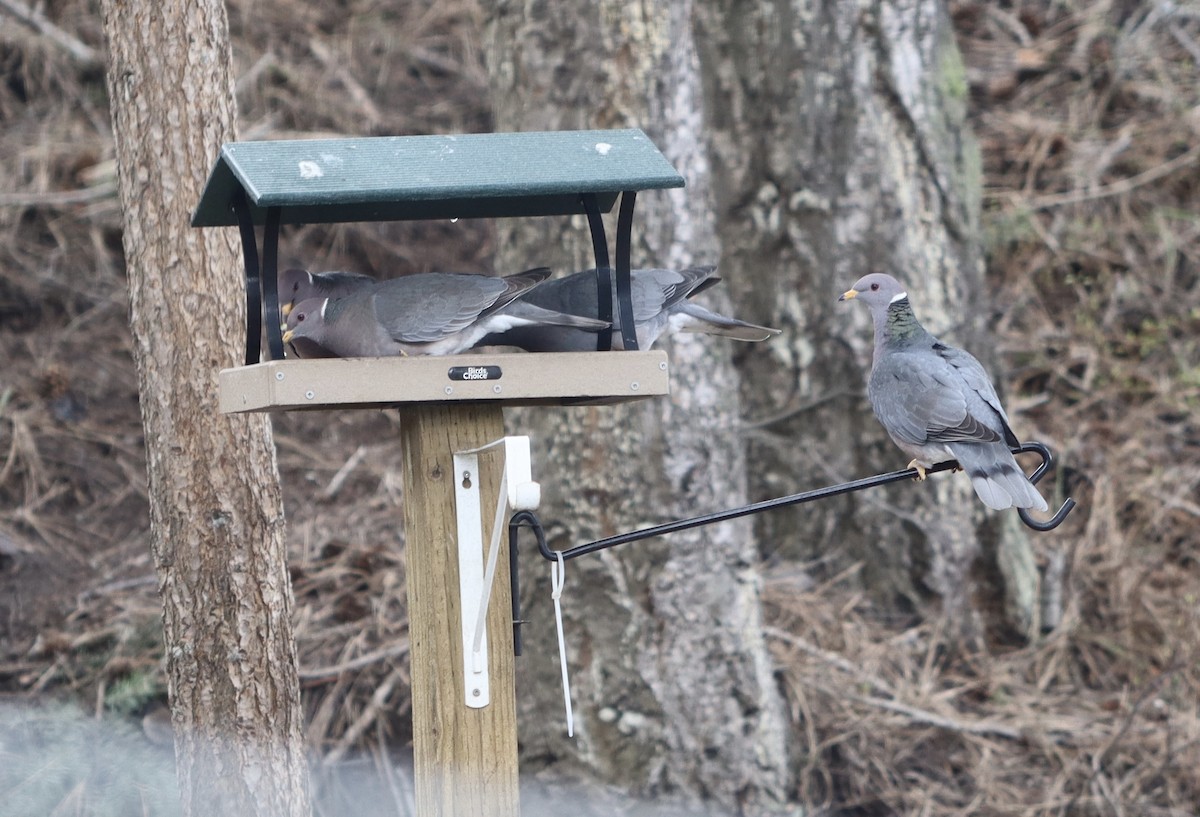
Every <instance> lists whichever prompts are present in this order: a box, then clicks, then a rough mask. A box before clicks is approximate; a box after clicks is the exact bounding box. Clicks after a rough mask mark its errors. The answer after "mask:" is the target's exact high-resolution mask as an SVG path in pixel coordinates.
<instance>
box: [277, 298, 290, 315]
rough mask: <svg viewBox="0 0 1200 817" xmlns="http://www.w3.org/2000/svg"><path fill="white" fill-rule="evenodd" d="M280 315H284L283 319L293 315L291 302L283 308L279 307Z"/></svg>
mask: <svg viewBox="0 0 1200 817" xmlns="http://www.w3.org/2000/svg"><path fill="white" fill-rule="evenodd" d="M279 314H280V315H283V317H285V318H286V317H287V316H288V315H290V314H292V304H291V303H290V302H289V303H286V304H284V305H283V306H281V307H279Z"/></svg>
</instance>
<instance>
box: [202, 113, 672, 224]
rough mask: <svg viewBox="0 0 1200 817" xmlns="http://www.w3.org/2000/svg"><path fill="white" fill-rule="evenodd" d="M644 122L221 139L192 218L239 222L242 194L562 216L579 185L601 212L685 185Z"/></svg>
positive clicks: (382, 215)
mask: <svg viewBox="0 0 1200 817" xmlns="http://www.w3.org/2000/svg"><path fill="white" fill-rule="evenodd" d="M683 186H684V180H683V177H682V176H680V175H679V173H677V172H676V171H675V168H673V167H672V166H671V164H670V162H668V161H667V159H666V157H665V156H663V155H662V153H660V152H659V150H658V148H656V147H655V146H654V143H653V142H651V141H650V139H649V137H647V136H646V134H644V133H643V132H642V131H640V130H638V129H636V128H632V129H628V130H596V131H548V132H532V133H480V134H463V135H458V136H377V137H361V138H352V139H312V140H289V141H268V142H230V143H228V144H226V145H223V146H222V148H221V154H220V156H219V157H218V158H217V163H216V166H215V167H214V168H213V171H212V174H211V175H210V176H209V179H208V184H207V185H206V186H205V188H204V194H203V195H202V196H201V197H200V203H199V204H198V205H197V206H196V212H195V213H194V214H193V215H192V226H193V227H223V226H233V225H236V224H237V215H236V213H235V212H234V210H233V206H232V202H233V195H234V193H235V192H236V191H237V189H238V188H239V187H240V188H242V189H243V190H244V191H245V193H246V199H247V202H248V203H249V205H250V210H251V213H252V214H253V217H254V221H255V222H256V223H262V221H263V220H264V215H265V212H266V209H267V208H270V207H279V208H281V209H280V221H281V222H282V223H284V224H315V223H322V222H347V221H407V220H415V219H442V218H447V219H454V218H497V217H509V216H549V215H570V214H575V213H582V212H584V208H583V203H582V202H581V200H580V194H583V193H593V194H595V195H596V200H597V206H598V207H599V209H600V210H601V211H604V212H607V211H608V210H611V209H612V206H613V203H614V202H615V201H616V197H617V195H618V194H619V193H621V192H623V191H626V190H662V189H666V188H671V187H683Z"/></svg>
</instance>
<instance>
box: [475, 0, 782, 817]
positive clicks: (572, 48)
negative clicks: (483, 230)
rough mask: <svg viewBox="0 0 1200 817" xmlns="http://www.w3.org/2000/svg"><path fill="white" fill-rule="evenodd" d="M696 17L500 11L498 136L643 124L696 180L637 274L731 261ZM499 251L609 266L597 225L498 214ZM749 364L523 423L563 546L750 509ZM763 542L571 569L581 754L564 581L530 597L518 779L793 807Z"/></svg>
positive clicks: (653, 229)
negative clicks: (571, 722)
mask: <svg viewBox="0 0 1200 817" xmlns="http://www.w3.org/2000/svg"><path fill="white" fill-rule="evenodd" d="M690 13H691V3H690V2H648V3H628V2H625V0H601V1H600V2H593V3H586V4H574V5H573V6H572V7H571V10H570V12H569V13H568V12H566V11H565V10H564V9H562V8H560V7H559V6H557V5H556V4H554V3H518V2H497V3H492V4H488V9H487V12H486V15H487V19H486V26H487V28H486V35H485V39H486V48H487V56H488V59H489V63H490V67H491V73H492V77H493V92H494V100H495V110H496V118H497V130H543V129H547V130H556V129H574V128H611V127H630V126H634V127H641V128H643V129H644V130H645V131H646V132H647V133H648V134H649V135H650V137H651V139H653V140H654V142H655V143H656V144H657V145H658V146H659V147H660V148H661V149H662V150H663V151H664V153H665V154H666V156H667V158H668V159H669V160H671V162H672V163H673V164H674V165H675V167H676V168H678V169H679V170H680V171H681V172H682V173H683V174H684V175H685V176H686V177H687V181H688V187H687V189H686V190H685V191H674V192H672V193H669V194H666V193H660V194H643V195H642V196H641V197H640V198H639V202H638V215H637V218H636V219H635V230H634V233H635V235H634V252H633V264H634V266H635V267H638V266H666V265H671V266H681V265H687V264H689V263H714V262H715V261H716V260H717V257H718V247H717V243H716V240H715V230H714V227H713V224H712V209H711V204H710V202H709V190H708V187H709V181H708V175H709V174H708V167H707V161H706V158H705V155H704V151H703V146H702V144H701V142H700V135H701V132H702V127H703V125H702V116H701V103H700V84H699V75H698V65H697V62H696V54H695V47H694V44H693V43H692V38H691V27H690V22H689V18H690ZM612 227H613V225H612V224H610V225H609V234H610V236H611V235H612ZM499 245H500V246H501V247H502V248H503V250H502V252H501V257H500V260H499V263H498V266H499V268H500V269H509V268H511V269H518V268H523V267H525V266H529V265H531V264H548V265H551V266H552V267H554V268H556V269H557V270H559V271H563V272H565V271H569V270H575V269H583V268H586V267H589V266H592V265H593V263H594V261H593V260H592V258H591V251H590V243H589V239H588V233H587V228H586V224H585V222H584V221H583V220H582V219H575V220H573V221H571V222H568V221H566V220H562V221H559V222H554V221H553V220H549V219H541V220H524V221H521V222H512V223H503V224H501V238H500V241H499ZM717 297H720V294H719V293H718V295H717ZM718 306H721V304H720V302H719V301H718ZM749 317H750V318H753V317H755V316H753V315H751V316H749ZM732 353H733V349H732V346H731V343H730V342H729V341H723V340H711V339H708V338H701V337H694V338H687V339H681V340H676V341H675V342H674V343H673V344H671V367H672V375H671V376H672V386H671V389H672V394H671V397H670V398H669V399H661V400H654V401H647V402H642V403H637V404H633V405H630V406H620V407H601V408H578V409H569V410H555V411H551V410H529V411H526V412H524V413H523V414H521V415H520V416H518V417H517V418H516V422H515V425H516V427H517V429H518V430H519V431H520V432H522V433H525V432H530V433H532V435H533V439H534V441H535V445H536V453H535V457H536V475H537V476H538V478H539V480H540V481H542V483H543V485H544V491H545V494H546V501H545V502H544V504H543V509H542V515H543V518H544V519H546V520H547V521H548V522H549V523H552V524H551V526H550V529H549V533H550V534H551V535H552V536H554V537H555V540H556V541H555V542H554V543H553V544H554V546H556V547H563V546H568V545H570V544H576V543H579V542H583V541H588V540H590V539H595V538H599V537H601V536H605V535H608V534H612V533H615V532H619V531H622V530H628V529H631V528H635V527H639V526H643V525H646V524H652V523H657V522H663V521H666V520H668V519H672V518H677V517H683V516H689V515H693V514H696V513H699V512H703V511H707V510H715V509H718V508H722V507H729V506H733V505H736V504H739V503H741V502H743V501H744V500H745V495H746V477H745V473H746V461H745V457H744V455H743V446H742V441H741V439H740V438H739V436H738V432H737V425H738V419H739V413H740V407H739V403H738V378H737V374H736V371H735V369H734V368H733V365H732ZM755 551H756V548H755V542H754V538H753V535H752V530H751V526H750V525H749V524H748V523H746V522H745V521H739V522H735V523H726V524H724V525H721V526H717V527H712V528H706V529H702V530H694V531H689V532H686V533H679V534H674V535H672V536H670V537H667V538H665V539H660V540H656V541H651V542H644V543H638V544H633V545H627V546H625V547H623V548H620V549H617V550H612V551H607V552H604V553H602V554H599V555H595V556H591V557H587V558H585V559H579V560H577V561H574V562H571V563H570V564H569V565H568V569H567V587H566V591H565V597H564V598H565V602H564V608H565V609H564V613H565V616H566V618H567V621H566V631H567V639H568V641H569V645H570V659H571V665H572V670H573V674H572V682H573V690H574V693H575V701H576V707H577V710H576V724H577V726H576V729H577V731H576V738H575V740H574V741H570V740H567V739H566V738H565V737H564V734H563V728H562V724H561V721H560V720H559V719H557V718H554V717H553V716H548V715H547V713H554V712H556V711H560V708H561V697H560V695H561V693H560V692H559V681H558V672H557V665H556V662H554V660H553V658H552V656H553V655H554V654H555V650H556V647H555V642H554V636H553V631H552V624H551V623H549V622H548V620H547V617H546V612H547V611H548V605H547V602H546V599H545V595H544V594H548V589H547V585H546V584H545V583H542V584H540V585H539V586H538V587H537V588H536V589H535V590H534V591H533V594H532V595H530V594H527V597H526V605H527V610H528V612H529V613H530V614H536V617H537V619H538V620H537V621H536V622H535V626H531V627H529V628H528V629H529V633H528V636H529V646H528V647H527V650H526V657H525V658H522V659H521V661H520V670H519V672H520V673H521V674H520V676H519V679H518V681H519V683H518V697H519V707H520V711H521V713H522V715H523V717H522V720H521V742H522V751H523V765H522V771H523V772H531V771H536V770H538V769H539V768H540V767H542V766H553V767H554V769H555V770H557V771H563V770H565V769H570V768H575V769H579V768H580V767H583V768H584V769H586V770H587V771H588V772H590V773H591V774H592V775H595V776H598V777H599V778H601V779H602V780H605V781H607V782H611V783H618V784H620V785H622V786H623V787H624V788H626V790H629V791H632V792H634V793H637V794H640V795H643V796H650V795H654V796H663V797H666V796H677V797H678V798H680V799H682V800H685V801H690V802H691V803H693V804H698V803H700V802H701V801H704V802H705V803H706V805H707V807H711V808H713V809H715V810H716V811H718V812H719V813H723V814H729V813H747V814H754V813H764V812H766V811H769V810H771V809H773V808H774V807H776V806H778V805H779V804H780V803H782V802H783V801H784V800H785V799H786V792H787V778H788V773H787V768H788V759H787V753H786V740H785V718H784V713H783V710H782V706H781V701H780V696H779V694H778V690H777V688H776V686H775V682H774V677H773V674H772V666H771V661H770V657H769V655H768V653H767V650H766V648H765V645H764V643H763V640H762V636H761V629H760V606H759V593H760V584H761V583H760V577H759V575H758V572H757V570H756V567H755V564H756V556H755ZM525 563H526V564H527V565H529V564H531V563H533V562H532V560H530V559H526V560H525ZM539 567H540V570H539V573H541V570H544V569H545V567H544V563H540V565H539ZM528 572H529V571H528V568H527V573H528ZM542 575H544V574H542ZM527 584H528V583H527ZM527 617H531V616H527Z"/></svg>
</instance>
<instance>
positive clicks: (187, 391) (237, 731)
mask: <svg viewBox="0 0 1200 817" xmlns="http://www.w3.org/2000/svg"><path fill="white" fill-rule="evenodd" d="M103 11H104V28H105V33H106V36H107V38H108V45H109V52H110V53H109V63H108V89H109V97H110V102H111V107H112V115H113V132H114V136H115V139H116V148H117V165H118V171H119V183H120V194H121V203H122V207H123V209H124V223H125V231H124V243H125V256H126V259H127V264H128V275H129V289H130V322H131V324H132V328H133V340H134V357H135V361H136V364H137V372H138V380H139V389H140V393H141V410H142V423H143V426H144V429H145V434H146V450H147V464H148V471H149V482H150V522H151V531H152V535H153V552H154V559H155V564H156V568H157V570H158V576H159V589H160V593H161V596H162V601H163V627H164V634H165V644H166V655H167V679H168V685H169V687H168V691H169V695H170V699H171V710H172V723H173V726H174V730H175V748H176V758H177V768H178V772H179V785H180V790H181V795H182V800H183V812H184V814H223V815H249V814H256V815H306V814H308V813H309V811H310V809H309V802H308V790H307V770H306V767H305V761H304V753H303V746H302V739H301V719H302V714H301V710H300V690H299V682H298V679H297V675H296V653H295V646H294V643H293V640H292V625H291V606H292V599H291V587H290V585H289V581H288V574H287V566H286V561H285V556H286V552H285V547H284V525H283V507H282V501H281V496H280V489H279V477H278V473H277V470H276V465H275V448H274V444H273V442H272V437H271V425H270V421H269V419H268V418H267V416H266V415H264V414H254V415H232V416H223V415H222V414H221V413H220V412H219V410H218V408H217V372H218V371H219V370H220V369H221V368H222V367H227V366H231V365H235V364H236V362H237V354H238V350H239V348H240V344H242V343H244V332H245V330H244V325H245V324H244V320H245V307H244V305H242V303H241V296H240V293H241V292H242V283H241V278H242V275H241V272H240V270H239V254H238V249H237V245H236V243H235V241H234V239H235V234H234V232H233V231H232V230H195V229H192V228H191V227H189V225H188V221H189V218H190V212H191V210H192V208H193V207H194V206H195V204H196V202H197V201H198V200H199V197H200V192H201V189H202V186H203V184H204V181H205V178H206V176H207V174H208V171H209V169H210V167H211V164H212V162H213V160H214V159H215V157H216V155H217V150H218V148H219V146H220V144H221V143H222V142H223V141H227V140H230V139H233V138H234V132H235V121H236V110H235V103H234V88H233V77H232V67H231V55H230V50H229V37H228V30H227V21H226V16H225V7H224V3H223V2H221V0H198V2H193V3H159V2H157V1H156V0H141V1H140V2H138V1H135V0H105V2H104V3H103Z"/></svg>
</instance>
